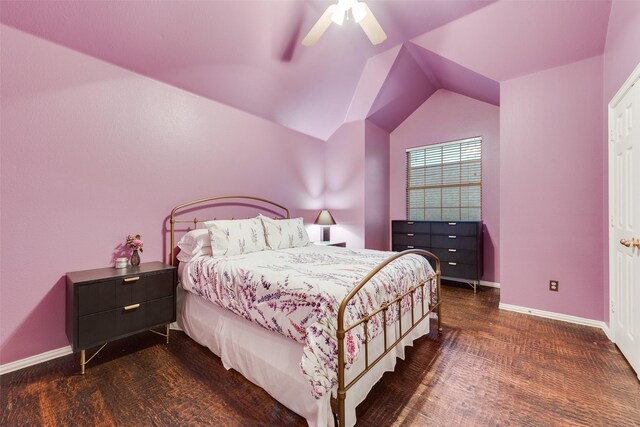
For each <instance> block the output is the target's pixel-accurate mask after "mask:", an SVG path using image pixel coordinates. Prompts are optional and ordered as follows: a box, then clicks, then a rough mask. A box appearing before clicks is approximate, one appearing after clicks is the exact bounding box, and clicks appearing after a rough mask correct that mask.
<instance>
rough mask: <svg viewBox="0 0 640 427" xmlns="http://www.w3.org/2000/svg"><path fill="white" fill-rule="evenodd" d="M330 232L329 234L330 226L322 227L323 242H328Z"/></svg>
mask: <svg viewBox="0 0 640 427" xmlns="http://www.w3.org/2000/svg"><path fill="white" fill-rule="evenodd" d="M330 234H331V227H322V241H323V242H328V241H329V240H331V237H330Z"/></svg>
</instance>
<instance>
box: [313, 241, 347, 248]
mask: <svg viewBox="0 0 640 427" xmlns="http://www.w3.org/2000/svg"><path fill="white" fill-rule="evenodd" d="M313 244H314V245H318V246H339V247H341V248H346V247H347V243H346V242H335V241H327V240H323V241H317V242H313Z"/></svg>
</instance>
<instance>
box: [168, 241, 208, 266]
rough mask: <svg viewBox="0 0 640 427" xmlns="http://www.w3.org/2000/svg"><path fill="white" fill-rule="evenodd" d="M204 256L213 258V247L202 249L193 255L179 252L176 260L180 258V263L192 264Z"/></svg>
mask: <svg viewBox="0 0 640 427" xmlns="http://www.w3.org/2000/svg"><path fill="white" fill-rule="evenodd" d="M207 238H208V236H207ZM203 256H211V246H207V247H206V248H202V249H200V250H199V251H198V252H196V253H193V254H187V253H186V252H183V251H180V252H178V256H177V257H176V258H178V261H180V262H191V261H195V260H196V259H198V258H200V257H203Z"/></svg>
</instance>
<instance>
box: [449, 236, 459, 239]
mask: <svg viewBox="0 0 640 427" xmlns="http://www.w3.org/2000/svg"><path fill="white" fill-rule="evenodd" d="M456 237H458V236H449V238H450V239H455V238H456Z"/></svg>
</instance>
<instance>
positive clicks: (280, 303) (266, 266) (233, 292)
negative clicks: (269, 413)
mask: <svg viewBox="0 0 640 427" xmlns="http://www.w3.org/2000/svg"><path fill="white" fill-rule="evenodd" d="M392 254H394V253H392V252H381V251H371V250H352V249H346V248H336V247H324V246H315V245H310V246H306V247H301V248H291V249H285V250H277V251H271V250H267V251H261V252H254V253H249V254H242V255H235V256H229V257H201V258H198V259H196V260H194V261H192V262H190V263H188V264H186V265H185V266H184V268H182V269H181V272H182V274H181V283H182V287H183V288H184V289H186V290H187V291H189V292H191V293H193V294H195V295H198V296H199V297H201V298H204V299H205V300H207V301H209V302H211V303H213V304H216V305H219V306H220V307H224V308H226V309H228V310H229V311H231V312H233V313H235V314H236V315H238V316H240V317H242V318H244V319H245V320H247V321H249V322H251V323H253V324H255V325H259V326H260V327H262V328H264V329H266V330H269V331H272V332H276V333H277V334H279V335H281V336H283V337H285V338H288V339H290V340H292V341H295V342H297V343H299V344H301V345H302V355H301V358H300V361H299V371H300V372H301V373H302V376H303V377H305V378H306V380H307V382H308V384H309V390H310V392H311V394H312V395H313V397H314V398H316V399H320V398H322V397H324V396H325V395H326V394H327V393H328V392H329V391H330V390H332V389H334V388H335V385H336V383H337V341H336V337H335V331H336V329H337V326H336V324H337V321H336V317H337V311H338V307H339V305H340V302H341V301H342V300H343V299H344V297H345V296H346V295H347V294H348V293H349V291H350V290H351V289H353V287H354V286H355V285H357V284H358V283H359V282H360V281H361V280H362V278H363V277H365V276H366V274H367V273H368V272H369V271H371V270H372V269H373V268H374V267H375V266H376V265H378V264H379V263H380V262H382V261H384V260H385V259H386V258H388V257H389V256H391V255H392ZM434 277H435V273H434V272H433V270H432V269H431V266H430V265H429V264H428V262H427V261H426V259H425V258H423V257H421V256H418V255H408V256H404V257H401V258H400V259H398V260H396V261H394V262H393V263H391V264H389V265H387V266H386V267H385V268H383V269H382V270H381V271H380V272H379V273H378V274H376V275H375V276H374V278H373V279H372V280H370V281H369V282H368V283H367V284H366V286H365V287H364V288H363V289H362V290H361V291H360V292H358V294H357V295H356V297H355V298H354V299H353V300H352V301H351V302H350V303H349V304H348V306H347V310H346V312H345V319H346V324H347V325H349V324H351V323H353V322H355V321H356V320H357V319H360V318H361V316H362V315H363V314H364V313H371V312H373V311H374V310H375V309H377V308H378V307H380V306H381V305H382V304H384V303H385V302H387V301H389V300H392V299H393V298H395V297H396V295H398V294H400V293H403V292H405V291H406V290H407V289H409V288H410V287H411V286H414V285H416V284H418V283H420V282H427V283H428V285H427V287H426V294H425V295H424V297H425V299H426V300H427V301H428V300H429V298H428V297H427V296H428V293H429V292H430V291H431V289H434V290H435V286H430V285H431V283H430V282H431V281H432V279H433V278H434ZM411 298H413V299H414V301H411ZM422 299H423V295H422V294H421V293H420V292H416V293H415V294H413V296H407V297H406V298H405V301H403V310H402V313H403V316H404V315H406V314H407V313H408V312H409V311H410V310H411V307H420V306H421V304H422ZM425 305H426V304H425ZM427 308H428V307H426V308H425V310H426V309H427ZM386 316H387V319H386V320H387V321H386V323H387V325H388V326H387V329H388V330H389V328H391V329H393V328H394V327H396V326H395V325H396V324H398V323H399V322H397V320H398V317H399V316H400V313H398V311H397V310H388V311H387V314H386ZM404 324H405V325H406V323H404ZM363 328H364V327H363V326H362V325H361V326H359V327H358V328H355V329H354V330H353V331H351V332H348V333H347V335H346V337H345V339H346V354H345V356H346V363H347V370H349V369H350V366H351V365H352V364H353V363H354V362H355V361H356V360H357V359H358V355H359V353H360V350H361V348H362V347H363V345H362V344H363V342H364V337H365V333H364V329H363ZM382 328H383V321H382V316H381V315H379V316H375V317H373V318H372V320H371V321H370V322H369V323H368V330H367V336H368V337H369V339H371V338H375V337H377V336H378V335H380V334H381V332H382Z"/></svg>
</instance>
